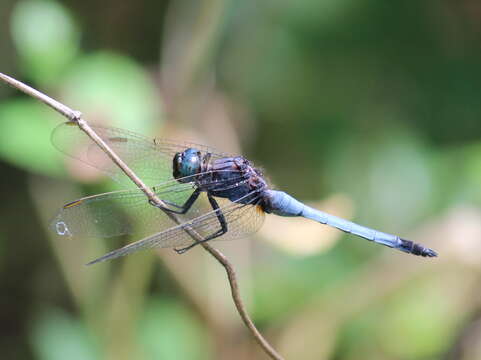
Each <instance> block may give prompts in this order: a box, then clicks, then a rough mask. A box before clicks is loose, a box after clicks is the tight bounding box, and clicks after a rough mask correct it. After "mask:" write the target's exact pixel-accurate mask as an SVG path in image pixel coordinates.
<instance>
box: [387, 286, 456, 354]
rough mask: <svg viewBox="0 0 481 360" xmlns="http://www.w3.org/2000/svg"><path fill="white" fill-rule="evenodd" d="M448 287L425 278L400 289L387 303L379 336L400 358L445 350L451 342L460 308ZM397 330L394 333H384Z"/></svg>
mask: <svg viewBox="0 0 481 360" xmlns="http://www.w3.org/2000/svg"><path fill="white" fill-rule="evenodd" d="M450 291H452V290H451V289H448V288H444V289H443V288H442V287H439V286H438V284H435V285H432V284H429V283H428V282H424V283H421V284H420V283H419V281H418V282H417V283H416V284H415V286H411V287H410V288H409V289H403V290H402V292H401V291H399V292H398V294H396V296H394V297H393V299H392V300H391V301H390V302H388V303H387V307H386V313H385V314H384V316H383V321H382V322H380V323H379V325H380V326H379V333H378V338H379V339H382V341H383V343H384V346H385V347H386V348H387V349H389V350H390V352H392V353H393V354H395V355H396V358H401V359H415V358H416V359H420V358H425V357H427V356H432V355H433V354H436V353H438V352H440V351H441V350H446V349H445V348H446V347H447V346H449V344H450V343H451V341H452V340H453V339H452V336H453V334H454V329H455V328H456V326H457V325H458V324H457V323H456V321H457V320H458V316H459V311H458V310H459V309H458V308H457V306H456V305H455V304H453V298H455V297H453V298H450V297H449V296H448V295H449V292H450ZM385 334H396V336H385Z"/></svg>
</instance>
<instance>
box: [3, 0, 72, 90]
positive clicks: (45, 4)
mask: <svg viewBox="0 0 481 360" xmlns="http://www.w3.org/2000/svg"><path fill="white" fill-rule="evenodd" d="M11 32H12V37H13V41H14V43H15V45H16V46H17V50H18V54H19V56H20V60H21V62H22V64H23V66H24V69H25V72H26V73H27V74H28V76H29V77H31V78H33V79H34V80H35V81H37V82H38V83H40V84H43V85H52V84H54V83H55V82H56V81H58V80H59V78H60V76H61V74H62V73H63V71H64V70H65V69H66V67H67V66H68V65H69V64H70V62H71V61H72V60H73V59H74V57H75V56H76V54H77V52H78V50H79V32H78V30H77V28H76V26H75V24H74V23H73V20H72V18H71V16H70V14H69V13H68V12H67V10H66V9H65V8H64V7H63V6H61V5H60V4H58V3H57V2H55V1H51V0H26V1H21V2H19V3H18V4H17V6H16V7H15V9H14V11H13V14H12V20H11Z"/></svg>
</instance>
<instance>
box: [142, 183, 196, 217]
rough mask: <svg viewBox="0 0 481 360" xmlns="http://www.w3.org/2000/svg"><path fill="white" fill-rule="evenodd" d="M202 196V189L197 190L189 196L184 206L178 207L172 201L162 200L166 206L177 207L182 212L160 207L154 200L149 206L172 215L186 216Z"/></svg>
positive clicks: (150, 201)
mask: <svg viewBox="0 0 481 360" xmlns="http://www.w3.org/2000/svg"><path fill="white" fill-rule="evenodd" d="M199 195H200V189H199V188H197V189H195V191H194V192H193V193H192V195H190V196H189V198H188V199H187V201H186V202H185V203H184V204H183V205H177V204H174V203H173V202H171V201H167V200H162V201H163V202H165V203H166V204H168V205H171V206H175V207H176V208H179V209H181V210H172V209H169V208H167V207H165V206H162V205H158V204H156V203H155V202H153V201H152V200H149V204H150V205H152V206H155V207H157V208H159V209H161V210H164V211H168V212H171V213H174V214H179V215H183V214H185V213H186V212H187V211H189V209H190V208H191V207H192V205H193V204H194V203H195V201H196V200H197V198H198V197H199Z"/></svg>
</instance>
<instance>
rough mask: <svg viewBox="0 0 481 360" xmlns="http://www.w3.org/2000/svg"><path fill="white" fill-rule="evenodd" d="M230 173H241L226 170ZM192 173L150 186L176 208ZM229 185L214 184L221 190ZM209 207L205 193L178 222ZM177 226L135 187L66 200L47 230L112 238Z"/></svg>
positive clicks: (192, 186) (190, 184)
mask: <svg viewBox="0 0 481 360" xmlns="http://www.w3.org/2000/svg"><path fill="white" fill-rule="evenodd" d="M230 173H232V175H234V177H235V175H236V174H238V175H239V177H240V176H241V173H240V172H238V171H230ZM194 178H195V176H192V177H187V178H184V181H188V180H192V181H191V182H186V183H179V182H178V181H177V180H171V181H167V182H165V183H163V184H160V185H157V186H154V187H153V188H152V190H153V191H154V192H155V194H156V195H157V196H158V197H159V198H160V199H161V200H162V201H164V202H165V203H166V204H167V205H168V207H169V208H170V209H172V210H177V211H178V210H180V208H181V207H182V205H184V204H185V203H186V201H187V200H188V199H189V198H190V196H192V194H193V193H194V191H195V189H196V186H195V183H194V182H193V180H194ZM224 186H230V183H229V184H227V183H226V184H223V183H222V182H218V183H216V188H219V189H222V188H223V187H224ZM211 209H212V207H211V206H210V204H209V203H208V201H207V200H206V195H205V193H203V194H202V193H201V196H199V198H198V199H197V200H196V201H195V203H194V204H193V205H192V207H191V208H190V209H189V211H187V213H186V214H179V215H178V217H179V219H181V220H182V221H188V220H190V219H193V218H195V217H198V216H200V215H202V214H204V213H206V212H209V211H210V210H211ZM174 225H177V224H176V223H175V222H173V221H172V220H171V219H170V218H169V217H168V216H166V215H165V213H164V212H163V211H161V210H160V209H158V208H156V207H155V206H152V205H150V204H149V202H148V199H147V197H146V196H145V194H144V193H143V192H142V191H141V190H139V189H135V190H120V191H113V192H109V193H104V194H99V195H93V196H88V197H85V198H82V199H80V200H76V201H73V202H70V203H68V204H66V205H64V206H63V207H62V209H61V210H60V211H59V213H58V214H57V215H56V216H55V218H54V220H53V221H52V222H51V229H52V230H53V231H54V232H55V233H57V234H58V235H61V236H69V237H73V238H86V237H112V236H120V235H125V234H135V235H137V236H146V235H149V234H152V233H156V232H159V231H162V230H165V229H166V228H169V227H171V226H174Z"/></svg>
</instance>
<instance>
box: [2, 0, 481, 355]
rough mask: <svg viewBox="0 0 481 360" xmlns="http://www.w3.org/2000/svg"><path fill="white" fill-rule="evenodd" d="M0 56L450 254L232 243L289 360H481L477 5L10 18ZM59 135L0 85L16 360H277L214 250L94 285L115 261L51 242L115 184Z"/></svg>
mask: <svg viewBox="0 0 481 360" xmlns="http://www.w3.org/2000/svg"><path fill="white" fill-rule="evenodd" d="M0 54H1V56H0V71H1V72H4V73H6V74H9V75H11V76H13V77H16V78H18V79H19V80H22V81H25V82H27V83H29V84H31V85H33V86H34V87H36V88H38V89H39V90H41V91H44V92H46V93H47V94H49V95H50V96H53V97H55V98H57V99H59V100H60V101H62V102H64V103H65V104H66V105H68V106H70V107H72V108H74V109H76V110H80V111H82V112H83V114H84V116H85V118H86V119H87V120H89V121H91V122H93V123H102V124H107V125H111V126H117V127H122V128H126V129H129V130H133V131H136V132H139V133H142V134H145V135H148V136H151V137H164V138H171V139H183V140H194V141H196V142H200V143H205V144H208V145H210V146H213V147H215V148H217V149H219V150H221V151H225V152H230V153H242V154H244V155H246V156H247V157H248V158H249V159H251V160H253V161H254V162H255V163H256V164H257V165H260V166H262V168H263V169H264V170H265V172H266V173H267V174H268V177H269V179H270V181H271V182H272V183H273V184H275V185H274V186H275V187H277V188H280V189H283V190H285V191H287V192H289V193H291V194H292V195H294V196H296V197H297V198H299V199H301V200H303V201H306V202H309V203H311V204H314V205H315V206H316V207H318V208H320V209H322V210H325V211H327V212H330V213H333V214H336V215H339V216H342V217H345V218H349V219H352V220H354V221H356V222H359V223H361V224H363V225H367V226H370V227H374V228H377V229H380V230H383V231H386V232H390V233H396V234H399V235H401V236H403V237H407V238H409V239H413V240H415V241H418V242H422V243H423V244H425V245H427V246H429V247H432V248H434V249H436V250H437V251H438V252H439V253H440V257H439V258H438V259H431V260H427V259H422V258H418V257H414V256H409V255H406V254H403V253H400V252H397V251H393V250H390V249H387V248H385V247H382V246H377V245H374V244H372V243H369V242H366V241H363V240H359V239H358V238H355V237H352V236H347V235H345V234H343V233H341V232H339V231H335V230H331V229H327V228H325V227H323V226H320V225H318V224H315V223H311V222H309V221H308V220H302V219H278V218H275V217H274V216H270V217H269V218H268V219H267V221H266V224H265V225H264V227H263V228H262V230H261V231H260V232H259V233H258V234H257V235H256V236H255V237H254V238H253V239H246V240H239V241H236V242H227V243H222V242H218V243H215V244H214V245H215V246H218V247H219V248H220V249H221V250H222V251H223V252H224V253H225V254H226V255H227V256H228V257H229V258H230V259H231V261H232V262H233V263H234V265H235V266H236V268H237V270H238V272H239V281H240V283H241V290H242V295H243V297H244V299H245V301H246V304H247V306H248V309H249V312H250V313H251V314H252V315H253V318H254V321H255V323H256V324H257V325H258V327H259V328H260V330H261V331H262V332H263V334H265V336H266V337H267V338H268V339H269V341H270V342H271V343H272V344H273V345H274V347H275V348H276V349H277V350H278V351H279V352H280V353H281V354H282V355H284V356H285V357H286V358H288V359H333V360H334V359H335V360H354V359H356V360H358V359H370V360H377V359H396V360H399V359H426V360H427V359H460V360H479V359H481V325H480V324H481V290H480V289H481V212H480V205H481V189H480V184H481V140H480V139H481V119H480V115H481V5H480V3H479V2H478V1H476V0H456V1H454V0H441V1H414V0H406V1H380V0H377V1H374V0H357V1H354V0H343V1H335V0H317V1H316V0H299V1H273V0H265V1H260V2H259V1H253V0H246V1H237V2H235V1H221V0H209V1H192V0H191V1H187V0H178V1H154V0H146V1H130V0H127V1H121V2H119V1H103V2H95V1H89V0H86V1H82V2H80V1H73V0H65V1H54V0H48V1H47V0H41V1H40V0H38V1H37V0H23V1H14V0H2V1H1V2H0ZM62 121H64V119H63V118H62V117H61V116H60V115H58V114H56V113H55V112H54V111H52V110H51V109H49V108H47V107H46V106H44V105H42V104H40V103H39V102H37V101H35V100H33V99H30V98H29V97H27V96H25V95H23V94H21V93H19V92H18V91H16V90H14V89H12V88H10V87H8V86H6V85H4V84H0V182H1V186H0V193H1V202H0V289H1V291H0V351H1V354H2V355H1V357H2V358H3V359H41V360H52V359H53V360H54V359H70V360H74V359H82V360H85V359H233V360H236V359H265V358H266V356H265V355H264V354H263V353H262V352H261V350H260V349H259V348H258V347H257V346H256V344H255V343H254V341H253V340H252V339H251V337H250V336H249V335H248V332H247V330H246V329H245V328H244V326H243V324H242V322H241V320H240V318H239V316H238V314H237V313H236V311H235V309H234V305H233V303H232V300H231V298H230V291H229V288H228V283H227V281H226V278H225V274H224V271H223V269H222V268H221V267H220V266H219V265H218V264H217V262H216V261H215V260H214V259H213V258H211V257H210V256H209V255H208V254H207V253H206V252H205V251H203V250H202V249H200V248H196V249H195V250H192V251H190V252H188V253H187V254H185V255H182V256H178V255H176V254H175V253H174V252H173V251H171V250H168V249H163V250H159V251H151V252H145V253H139V254H136V255H132V256H130V257H127V258H122V259H119V260H115V261H113V262H110V263H101V264H98V265H96V266H93V267H85V266H83V264H85V263H86V262H88V261H89V260H92V259H93V258H95V257H98V256H100V255H102V254H103V253H104V252H106V251H107V250H109V249H113V248H115V247H117V246H120V243H119V242H117V243H115V242H112V241H103V240H99V239H86V240H85V242H78V241H77V242H72V241H70V242H69V241H68V240H65V239H58V238H55V237H53V234H51V233H50V232H49V229H48V223H49V220H50V219H51V218H52V217H53V216H54V215H55V213H56V211H57V209H58V208H59V207H60V206H61V205H63V204H64V203H66V202H68V201H71V200H73V199H75V198H78V197H81V196H83V195H87V194H94V193H97V192H102V191H105V189H106V188H107V187H108V184H109V183H110V181H109V180H108V179H105V178H104V177H102V176H101V175H100V174H98V172H96V171H95V170H92V169H90V168H88V167H84V166H81V165H80V164H79V163H78V162H76V161H75V160H73V159H70V158H66V157H65V156H63V155H62V154H60V153H58V152H57V151H56V150H55V149H54V148H53V146H52V145H51V143H50V133H51V131H52V129H53V128H54V127H55V125H56V124H59V123H60V122H62ZM130 240H134V239H130Z"/></svg>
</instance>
